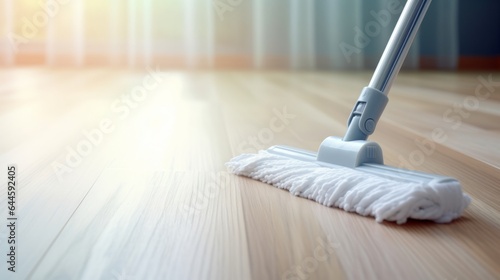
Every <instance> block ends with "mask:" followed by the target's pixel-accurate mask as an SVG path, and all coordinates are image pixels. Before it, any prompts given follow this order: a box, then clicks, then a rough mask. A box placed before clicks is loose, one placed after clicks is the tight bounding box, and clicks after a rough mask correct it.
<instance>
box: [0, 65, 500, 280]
mask: <svg viewBox="0 0 500 280" xmlns="http://www.w3.org/2000/svg"><path fill="white" fill-rule="evenodd" d="M490 75H491V76H490ZM369 78H370V73H346V72H338V73H335V72H334V73H331V72H318V73H300V72H297V73H291V72H161V73H159V72H158V73H156V74H155V73H154V71H153V72H148V70H144V71H134V72H131V71H124V70H123V71H122V70H116V69H115V70H110V69H80V70H72V69H45V68H12V69H0V131H2V134H1V136H0V137H1V138H0V143H1V146H0V162H1V164H2V165H1V166H2V169H1V170H3V172H2V173H0V178H1V179H0V182H1V188H0V206H1V210H0V213H1V216H0V237H1V239H0V253H1V255H2V256H3V257H1V259H2V260H3V261H2V262H1V263H2V264H1V267H0V279H117V280H123V279H129V280H142V279H259V280H260V279H301V280H304V279H438V280H455V279H456V280H458V279H500V183H499V182H500V173H499V169H500V146H499V139H500V83H489V84H488V83H487V82H485V81H488V79H492V80H493V81H499V82H500V74H499V73H493V74H490V73H462V74H457V73H443V72H418V73H403V74H401V75H400V77H399V78H398V80H397V81H396V84H395V85H394V87H393V90H392V91H391V94H390V95H389V97H390V102H389V105H388V107H387V108H386V111H385V113H384V115H383V117H382V120H381V122H380V123H379V126H378V127H377V131H376V133H375V134H374V135H373V137H371V139H372V140H374V141H377V142H378V143H379V144H380V145H381V146H382V148H383V150H384V153H385V162H386V164H389V165H395V166H399V167H406V168H414V169H418V170H422V171H426V172H433V173H440V174H445V175H449V176H454V177H456V178H458V179H460V180H461V182H462V184H463V188H464V190H465V191H466V192H467V193H469V194H470V195H471V197H472V198H473V202H472V204H471V205H470V206H469V208H468V209H467V210H466V212H465V214H464V216H463V218H461V219H459V220H457V221H455V222H453V223H451V224H445V225H440V224H434V223H431V222H421V221H410V222H409V223H407V224H405V225H402V226H398V225H396V224H394V223H383V224H378V223H376V222H375V220H374V219H373V218H370V217H361V216H358V215H356V214H352V213H346V212H344V211H342V210H339V209H334V208H327V207H324V206H321V205H319V204H317V203H315V202H312V201H309V200H307V199H302V198H297V197H294V196H292V195H291V194H290V193H288V192H286V191H283V190H279V189H276V188H273V187H270V186H268V185H266V184H263V183H259V182H256V181H253V180H250V179H247V178H242V177H237V176H233V175H229V174H228V173H227V172H226V170H225V167H224V163H225V162H226V161H227V160H229V159H230V158H231V157H232V156H235V155H238V154H240V153H244V152H256V151H257V149H262V148H266V147H268V146H271V145H274V144H285V145H291V146H295V147H300V148H303V149H309V150H315V149H317V147H318V146H319V144H320V142H321V141H322V140H323V139H324V138H326V137H327V136H329V135H338V136H341V135H342V134H343V133H344V130H345V123H346V119H347V116H348V114H349V112H350V110H351V107H352V105H353V104H354V102H355V100H356V99H357V97H358V94H359V92H360V90H361V89H362V87H363V86H365V85H366V84H367V83H368V81H369ZM9 164H16V165H17V176H18V189H17V202H16V203H17V209H16V216H17V218H18V220H17V227H16V242H17V243H16V244H17V247H16V248H17V249H16V250H17V251H16V272H15V273H12V272H10V271H8V270H7V268H8V264H7V263H6V262H5V260H6V259H7V256H6V254H7V253H8V252H7V248H8V247H7V244H6V237H7V236H8V234H10V233H8V231H7V225H8V222H7V215H8V214H7V187H6V181H7V171H6V166H7V165H9Z"/></svg>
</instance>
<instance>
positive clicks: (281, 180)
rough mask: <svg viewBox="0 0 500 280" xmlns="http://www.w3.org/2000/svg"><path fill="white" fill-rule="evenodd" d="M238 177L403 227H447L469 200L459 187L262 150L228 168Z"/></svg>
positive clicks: (232, 162)
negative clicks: (417, 223) (421, 223)
mask: <svg viewBox="0 0 500 280" xmlns="http://www.w3.org/2000/svg"><path fill="white" fill-rule="evenodd" d="M226 166H227V167H228V170H229V171H230V172H231V173H234V174H236V175H243V176H246V177H250V178H253V179H256V180H259V181H262V182H264V183H267V184H271V185H273V186H275V187H278V188H280V189H286V190H288V191H290V193H292V194H294V195H297V196H300V197H304V198H308V199H312V200H314V201H316V202H319V203H321V204H323V205H325V206H328V207H332V206H335V207H338V208H341V209H344V210H345V211H348V212H356V213H358V214H360V215H363V216H368V215H370V216H373V217H375V219H376V221H377V222H383V221H384V220H386V221H394V222H396V223H398V224H404V223H406V221H407V220H408V218H411V219H419V220H432V221H434V222H437V223H449V222H451V221H452V220H454V219H457V218H458V217H460V216H461V215H462V213H463V211H464V209H465V208H466V207H467V206H468V205H469V204H470V202H471V198H470V197H469V196H468V195H467V194H464V193H463V192H462V187H461V186H460V184H459V183H458V182H456V181H455V182H448V183H428V184H424V183H408V182H400V181H396V180H392V179H387V178H383V177H379V176H377V175H372V174H367V173H365V172H362V171H358V170H355V169H351V168H347V167H342V166H335V167H334V168H329V167H322V166H320V165H318V164H316V163H314V162H304V161H300V160H295V159H290V158H287V157H283V156H279V155H274V154H270V153H268V152H266V151H260V152H259V153H258V154H243V155H240V156H237V157H235V158H233V159H232V160H231V161H229V162H228V163H226Z"/></svg>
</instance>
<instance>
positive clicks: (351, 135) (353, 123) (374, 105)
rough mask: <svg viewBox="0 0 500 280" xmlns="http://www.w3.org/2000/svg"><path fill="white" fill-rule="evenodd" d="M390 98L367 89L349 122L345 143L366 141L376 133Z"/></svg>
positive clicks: (377, 91)
mask: <svg viewBox="0 0 500 280" xmlns="http://www.w3.org/2000/svg"><path fill="white" fill-rule="evenodd" d="M388 101H389V98H387V96H386V95H385V94H384V93H382V92H381V91H379V90H377V89H374V88H371V87H365V88H363V91H362V92H361V95H360V96H359V98H358V101H357V102H356V105H354V108H353V109H352V112H351V115H350V116H349V120H348V121H347V132H346V134H345V136H344V141H354V140H366V139H368V136H369V135H371V134H372V133H373V132H374V131H375V127H376V126H377V122H378V120H379V119H380V116H381V115H382V112H384V109H385V106H386V105H387V102H388Z"/></svg>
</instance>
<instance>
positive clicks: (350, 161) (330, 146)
mask: <svg viewBox="0 0 500 280" xmlns="http://www.w3.org/2000/svg"><path fill="white" fill-rule="evenodd" d="M317 161H320V162H326V163H330V164H335V165H341V166H345V167H350V168H355V167H358V166H360V165H362V164H366V163H375V164H384V158H383V155H382V148H380V146H379V145H378V144H377V143H375V142H370V141H361V140H360V141H343V140H342V139H341V138H339V137H333V136H330V137H328V138H326V139H325V140H324V141H323V142H322V143H321V145H320V146H319V151H318V155H317Z"/></svg>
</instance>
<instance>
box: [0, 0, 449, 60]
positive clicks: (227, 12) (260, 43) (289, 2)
mask: <svg viewBox="0 0 500 280" xmlns="http://www.w3.org/2000/svg"><path fill="white" fill-rule="evenodd" d="M405 2H406V1H405V0H85V1H84V0H41V1H32V0H0V8H1V16H0V32H1V33H0V35H1V38H0V64H1V65H16V64H46V65H69V66H84V65H118V66H120V65H128V66H130V67H142V66H144V65H150V64H157V65H164V66H166V67H176V68H209V69H210V68H221V67H229V68H256V69H262V68H279V69H305V70H310V69H364V68H373V67H374V66H375V65H376V63H377V61H378V58H379V57H380V55H381V53H382V51H383V49H384V47H385V44H386V42H387V40H388V38H389V36H390V34H391V32H392V28H393V27H394V25H395V23H396V21H397V18H398V17H399V13H400V12H401V9H402V7H403V6H404V4H405ZM457 15H458V0H436V1H434V2H433V3H432V5H431V8H430V11H429V13H428V15H427V18H426V19H425V21H424V23H423V26H422V28H421V32H420V34H419V37H418V38H417V40H416V42H415V43H414V46H413V48H412V50H411V52H410V54H409V56H408V58H407V61H406V65H405V67H408V68H418V67H420V66H421V64H424V66H426V67H435V68H449V69H453V68H456V66H457V59H458V55H459V53H458V19H457Z"/></svg>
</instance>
